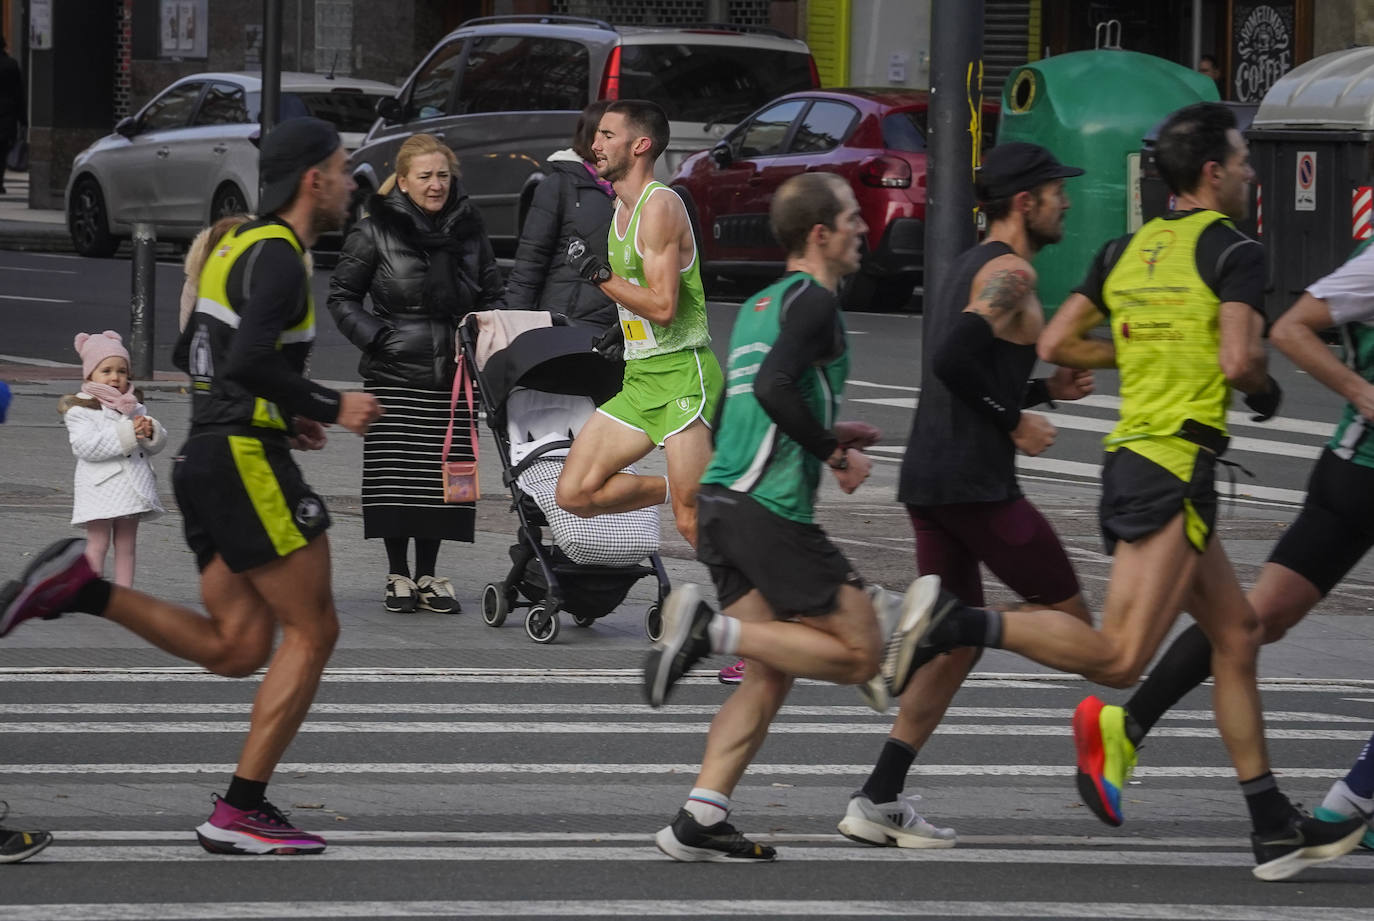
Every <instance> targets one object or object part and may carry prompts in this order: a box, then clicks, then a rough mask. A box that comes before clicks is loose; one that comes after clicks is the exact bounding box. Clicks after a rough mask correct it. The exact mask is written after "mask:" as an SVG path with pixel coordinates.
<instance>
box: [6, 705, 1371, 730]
mask: <svg viewBox="0 0 1374 921" xmlns="http://www.w3.org/2000/svg"><path fill="white" fill-rule="evenodd" d="M252 708H253V705H252V704H251V703H249V702H244V703H183V704H174V703H157V704H138V703H127V704H109V703H44V704H30V703H7V704H5V705H4V715H5V716H6V717H14V716H63V715H68V714H70V715H75V716H132V715H143V716H157V715H163V714H167V715H182V716H184V715H188V714H223V715H234V716H247V715H248V714H249V712H250V711H251V710H252ZM719 709H720V708H719V706H717V705H715V704H678V705H674V706H673V707H672V708H671V709H670V710H667V711H665V712H664V714H662V715H664V716H714V715H715V714H716V711H717V710H719ZM310 713H311V715H312V717H319V716H320V715H323V714H346V715H368V714H397V715H399V714H417V715H418V714H443V715H454V716H511V715H514V716H536V715H562V716H646V715H647V714H646V711H645V706H644V704H583V703H559V704H540V703H511V704H484V703H473V704H466V703H464V704H450V703H403V702H396V703H368V704H343V703H315V704H312V705H311V707H310ZM798 716H825V717H835V718H839V717H848V718H850V719H853V718H854V717H858V716H864V717H867V718H868V719H869V721H870V722H872V723H875V724H880V725H884V726H885V725H887V724H888V723H890V722H891V721H892V717H891V716H885V715H880V714H877V713H874V712H872V711H871V710H869V709H868V707H866V706H864V705H862V704H860V703H857V702H856V703H855V704H854V705H853V706H843V705H832V706H820V707H813V706H804V705H798V706H792V705H788V706H787V707H786V708H785V709H784V710H783V711H782V713H781V714H780V719H782V720H788V719H792V718H795V717H798ZM1072 716H1073V710H1072V708H1070V707H950V708H949V709H948V710H946V711H945V720H946V722H944V723H942V724H941V725H958V724H957V723H956V722H953V721H955V720H959V719H979V720H997V719H1002V720H1013V719H1016V720H1022V719H1030V720H1052V721H1056V722H1067V721H1068V720H1069V719H1070V718H1071V717H1072ZM1164 718H1165V719H1166V720H1179V721H1188V722H1206V723H1210V722H1212V721H1213V719H1214V717H1213V714H1212V711H1210V710H1170V711H1169V713H1168V714H1166V716H1165V717H1164ZM1264 721H1265V723H1266V724H1272V723H1355V724H1358V725H1361V726H1364V725H1366V724H1368V723H1369V722H1370V721H1369V720H1368V719H1367V718H1365V717H1360V716H1351V715H1349V714H1343V713H1316V712H1312V711H1306V710H1270V711H1265V714H1264ZM21 725H22V724H21Z"/></svg>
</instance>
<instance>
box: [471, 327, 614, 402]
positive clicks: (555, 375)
mask: <svg viewBox="0 0 1374 921" xmlns="http://www.w3.org/2000/svg"><path fill="white" fill-rule="evenodd" d="M597 334H598V331H597V330H594V329H588V328H586V327H578V326H546V327H542V328H539V329H531V330H527V331H525V332H523V333H521V334H520V335H518V336H516V337H515V339H514V340H513V341H512V342H511V344H510V345H508V346H506V347H505V348H504V349H502V350H501V351H499V352H497V353H496V354H494V355H492V356H491V358H490V359H489V360H488V361H487V367H486V370H484V371H483V372H482V377H483V379H484V380H485V382H486V385H487V392H486V394H485V396H486V398H487V399H488V400H489V401H490V404H491V406H492V407H493V408H502V407H504V406H505V404H506V400H507V398H509V397H510V393H511V391H512V390H514V389H515V388H516V387H527V388H529V389H530V390H540V391H543V392H544V393H566V394H572V395H575V396H587V397H591V399H592V401H593V402H595V403H596V404H597V405H600V404H602V403H604V402H606V401H607V400H609V399H610V398H611V397H613V396H615V395H616V394H617V393H619V392H620V385H621V381H622V378H623V377H624V373H625V366H624V364H623V363H622V362H619V361H610V360H608V359H606V358H604V357H603V356H601V355H600V354H598V353H596V352H593V351H592V339H594V338H595V337H596V335H597Z"/></svg>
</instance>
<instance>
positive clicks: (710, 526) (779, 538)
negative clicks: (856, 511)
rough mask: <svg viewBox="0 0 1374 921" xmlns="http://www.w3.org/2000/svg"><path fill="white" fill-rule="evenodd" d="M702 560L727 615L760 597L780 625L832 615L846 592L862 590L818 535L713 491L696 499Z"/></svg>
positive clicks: (734, 495)
mask: <svg viewBox="0 0 1374 921" xmlns="http://www.w3.org/2000/svg"><path fill="white" fill-rule="evenodd" d="M697 559H698V560H700V561H701V562H702V563H705V564H706V567H707V568H708V569H709V570H710V571H711V581H712V582H714V583H715V586H716V595H717V597H718V598H719V599H720V604H721V607H728V606H730V605H731V604H734V603H735V602H736V601H738V600H739V599H741V598H743V597H744V596H745V595H747V594H748V593H749V592H750V591H751V590H753V589H758V590H759V593H760V594H761V595H763V597H764V600H765V601H767V602H768V604H769V605H770V606H772V608H773V610H774V612H776V613H777V615H778V616H779V617H790V616H793V615H815V614H829V613H831V612H832V611H834V610H835V596H836V595H837V594H838V593H839V590H840V586H841V585H852V586H854V587H855V588H863V580H862V579H860V578H859V575H858V573H856V572H855V571H854V567H852V566H850V565H849V561H848V560H846V559H845V558H844V554H842V553H840V551H839V550H837V549H835V545H834V544H832V543H830V540H829V539H828V538H827V537H826V536H825V532H824V531H822V530H821V529H820V527H818V526H817V525H814V524H802V523H801V522H799V521H792V520H791V519H788V518H783V517H782V516H781V515H775V514H773V513H772V512H770V511H769V510H768V509H766V508H764V507H763V506H762V505H760V504H759V503H758V502H756V501H755V500H754V499H752V498H750V497H749V496H747V495H745V494H744V493H740V492H735V491H734V490H731V489H726V488H725V487H723V486H716V485H712V484H707V485H705V486H702V487H701V491H700V492H698V493H697Z"/></svg>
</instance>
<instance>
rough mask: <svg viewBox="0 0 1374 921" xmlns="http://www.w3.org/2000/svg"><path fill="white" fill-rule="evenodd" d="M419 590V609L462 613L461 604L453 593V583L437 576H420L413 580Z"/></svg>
mask: <svg viewBox="0 0 1374 921" xmlns="http://www.w3.org/2000/svg"><path fill="white" fill-rule="evenodd" d="M415 587H416V588H417V589H419V592H420V610H422V611H433V612H434V613H435V614H462V613H463V606H462V605H460V604H459V603H458V599H457V598H456V597H454V594H453V583H452V582H450V581H449V580H448V579H444V578H441V577H439V576H421V577H420V578H419V579H417V580H416V581H415Z"/></svg>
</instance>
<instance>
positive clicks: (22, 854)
mask: <svg viewBox="0 0 1374 921" xmlns="http://www.w3.org/2000/svg"><path fill="white" fill-rule="evenodd" d="M9 811H10V807H9V803H6V802H3V801H0V819H3V818H4V817H5V816H7V815H9ZM49 844H52V835H51V834H49V833H48V832H45V831H15V830H14V829H13V828H0V863H18V862H19V861H21V860H28V859H29V858H30V857H32V856H33V855H34V854H37V853H38V852H39V851H41V850H43V848H45V847H47V846H48V845H49Z"/></svg>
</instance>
